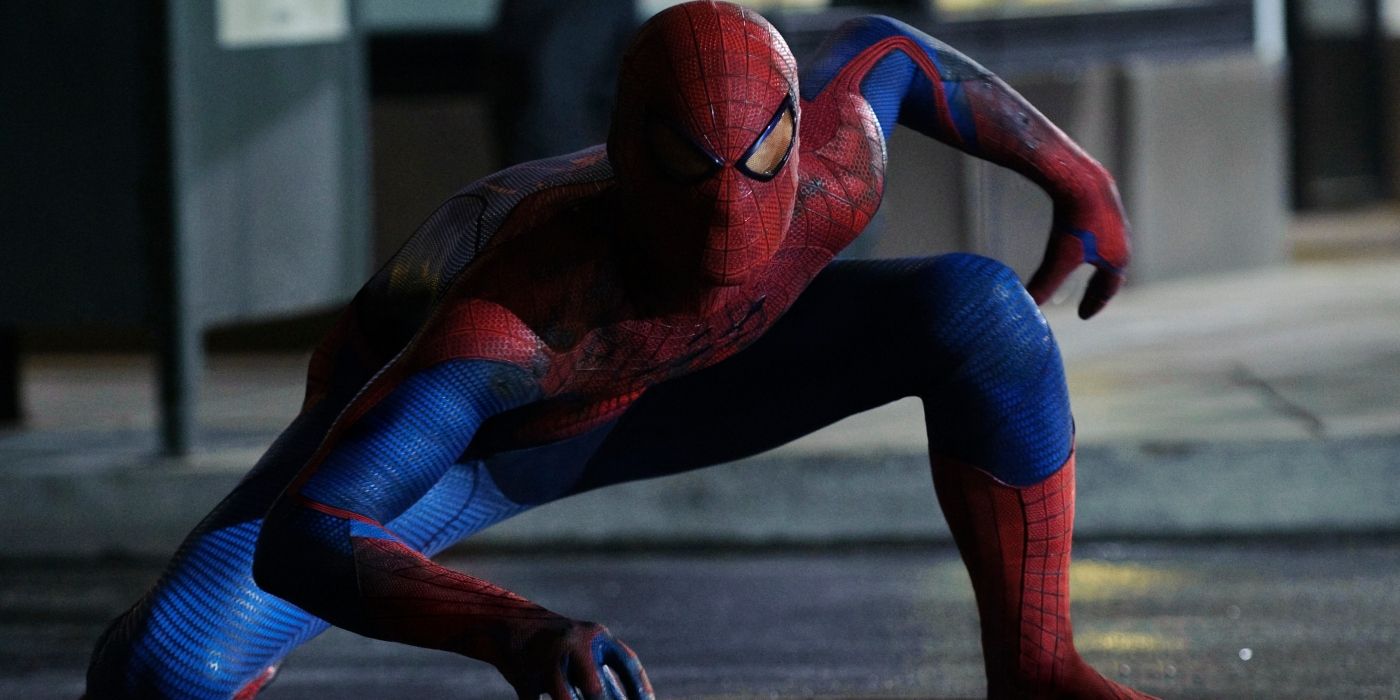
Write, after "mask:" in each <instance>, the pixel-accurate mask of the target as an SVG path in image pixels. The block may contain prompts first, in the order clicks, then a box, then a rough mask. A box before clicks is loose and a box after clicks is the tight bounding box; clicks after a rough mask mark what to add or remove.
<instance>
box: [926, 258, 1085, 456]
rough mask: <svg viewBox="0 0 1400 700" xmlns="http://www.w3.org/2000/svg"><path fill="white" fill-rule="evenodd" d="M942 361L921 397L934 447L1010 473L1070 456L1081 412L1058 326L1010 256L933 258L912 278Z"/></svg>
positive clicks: (932, 353)
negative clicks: (1075, 410) (1076, 412)
mask: <svg viewBox="0 0 1400 700" xmlns="http://www.w3.org/2000/svg"><path fill="white" fill-rule="evenodd" d="M913 281H914V284H915V292H914V295H915V298H916V303H917V305H918V309H919V313H918V314H917V318H916V319H915V322H916V323H917V324H918V328H919V329H920V333H921V338H922V342H923V343H924V344H925V353H926V357H927V358H928V361H929V362H930V363H931V364H932V365H934V367H933V368H932V372H931V376H930V379H929V381H928V382H926V383H925V386H924V390H923V393H922V398H923V399H924V402H925V406H926V410H927V412H928V416H929V420H930V428H931V429H930V437H931V439H932V440H933V441H934V444H933V445H932V447H933V449H935V450H937V451H941V452H944V453H947V454H950V455H951V456H955V457H957V458H959V459H961V460H964V461H967V462H970V463H973V464H976V465H978V466H980V467H982V468H984V469H987V470H988V471H990V472H992V474H993V475H994V476H996V477H998V478H1000V479H1002V480H1003V481H1006V482H1008V483H1014V484H1024V483H1035V482H1036V481H1039V480H1040V479H1041V478H1043V477H1044V476H1046V475H1048V474H1049V473H1051V472H1053V471H1054V470H1055V469H1056V468H1058V466H1059V465H1060V464H1062V463H1063V461H1064V459H1065V458H1066V457H1067V455H1068V452H1069V449H1070V447H1071V445H1072V441H1073V422H1072V419H1071V417H1070V410H1069V392H1068V389H1067V387H1066V384H1065V376H1064V366H1063V364H1062V362H1061V360H1060V353H1059V348H1058V346H1057V345H1056V343H1055V338H1054V335H1053V334H1052V333H1051V331H1050V326H1049V324H1048V323H1046V321H1045V318H1044V316H1042V315H1041V314H1040V310H1039V309H1038V308H1037V307H1036V305H1035V302H1034V301H1033V300H1032V299H1031V297H1030V295H1029V294H1028V293H1027V292H1026V290H1025V288H1024V287H1023V286H1022V285H1021V282H1020V280H1019V279H1018V278H1017V277H1016V274H1015V273H1014V272H1012V271H1011V269H1010V268H1008V267H1007V266H1006V265H1004V264H1002V263H1000V262H997V261H996V260H992V259H990V258H985V257H981V256H977V255H967V254H955V255H945V256H940V257H938V258H933V259H931V260H929V261H928V262H927V263H925V264H924V265H922V266H921V267H920V268H919V269H918V270H917V272H916V274H915V275H914V278H913Z"/></svg>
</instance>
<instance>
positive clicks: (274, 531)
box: [253, 516, 302, 604]
mask: <svg viewBox="0 0 1400 700" xmlns="http://www.w3.org/2000/svg"><path fill="white" fill-rule="evenodd" d="M284 521H285V518H279V517H274V516H269V517H268V518H267V519H266V520H265V521H264V522H263V526H262V528H261V531H260V532H259V533H258V542H257V545H256V547H255V549H254V550H253V583H254V584H255V585H257V587H258V588H260V589H262V590H263V591H265V592H267V593H271V594H272V595H275V596H277V597H278V598H281V599H283V600H286V601H287V602H290V603H294V604H300V603H301V602H302V601H300V600H298V598H299V595H298V593H299V591H298V590H297V587H296V586H295V585H294V583H295V581H297V580H298V579H300V578H302V576H301V575H300V572H298V571H296V569H297V568H298V559H297V557H296V556H293V554H294V551H295V549H296V547H295V546H294V545H292V543H291V542H290V541H289V540H291V539H294V538H293V537H291V536H290V535H291V533H290V532H288V528H287V527H286V526H285V523H284Z"/></svg>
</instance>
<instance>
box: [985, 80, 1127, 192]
mask: <svg viewBox="0 0 1400 700" xmlns="http://www.w3.org/2000/svg"><path fill="white" fill-rule="evenodd" d="M960 89H961V90H962V92H963V94H964V95H965V100H966V105H967V109H968V111H969V112H970V114H971V119H972V122H973V124H974V125H975V128H976V134H977V137H976V141H975V143H973V144H971V145H970V146H969V147H968V148H967V149H965V150H967V152H968V153H970V154H971V155H974V156H977V157H979V158H982V159H984V160H987V161H990V162H992V163H996V164H997V165H1001V166H1004V167H1007V168H1010V169H1011V170H1014V171H1016V172H1017V173H1020V174H1021V175H1023V176H1025V177H1026V178H1028V179H1029V180H1031V181H1032V182H1034V183H1036V184H1037V185H1040V187H1041V188H1043V189H1044V190H1045V191H1046V193H1047V194H1049V195H1050V198H1051V199H1052V200H1053V201H1054V202H1055V204H1056V206H1057V209H1061V210H1063V211H1060V212H1057V213H1060V214H1062V215H1073V214H1074V213H1075V212H1074V211H1073V210H1074V209H1075V208H1077V207H1085V206H1097V205H1100V204H1103V205H1108V204H1112V203H1115V202H1116V201H1117V199H1118V195H1117V191H1116V188H1115V185H1114V182H1113V178H1112V176H1111V175H1109V173H1108V171H1107V170H1106V169H1104V167H1103V166H1102V165H1100V164H1099V162H1098V161H1096V160H1095V159H1094V158H1093V157H1091V156H1090V155H1089V154H1088V153H1086V152H1085V151H1084V149H1082V148H1080V147H1079V145H1078V144H1076V143H1075V142H1074V141H1073V140H1072V139H1070V137H1069V136H1067V135H1066V134H1065V133H1064V132H1063V131H1062V130H1060V128H1059V127H1057V126H1055V124H1054V123H1052V122H1051V121H1050V120H1049V119H1047V118H1046V117H1045V115H1043V114H1041V113H1040V111H1039V110H1037V109H1036V108H1035V107H1034V106H1032V105H1031V104H1030V103H1029V102H1027V101H1026V100H1025V98H1023V97H1021V95H1020V94H1018V93H1017V92H1016V91H1015V90H1013V89H1012V88H1011V87H1010V86H1009V85H1007V84H1006V83H1005V82H1003V81H1002V80H1001V79H1000V78H998V77H996V76H994V75H990V74H987V75H985V76H983V77H980V78H977V79H975V80H968V81H965V82H963V83H962V84H961V86H960Z"/></svg>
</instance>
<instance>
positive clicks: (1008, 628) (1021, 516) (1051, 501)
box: [933, 454, 1151, 699]
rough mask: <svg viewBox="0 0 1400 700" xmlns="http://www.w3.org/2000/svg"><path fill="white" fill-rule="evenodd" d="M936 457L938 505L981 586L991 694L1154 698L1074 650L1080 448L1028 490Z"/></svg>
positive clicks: (979, 607)
mask: <svg viewBox="0 0 1400 700" xmlns="http://www.w3.org/2000/svg"><path fill="white" fill-rule="evenodd" d="M934 461H935V464H934V469H933V483H934V487H935V489H936V490H937V491H938V503H939V505H941V506H942V507H943V515H944V517H946V518H947V519H948V526H949V528H951V529H952V531H953V539H954V540H956V541H957V543H958V551H960V552H961V553H962V558H963V562H964V563H965V564H966V565H967V570H968V573H969V575H971V577H972V588H973V590H974V591H975V592H976V594H977V611H978V614H979V615H980V616H981V619H982V654H983V658H984V661H985V663H986V667H987V696H988V697H989V698H1131V699H1137V698H1151V696H1149V695H1144V694H1142V693H1139V692H1137V691H1135V690H1132V689H1131V688H1126V687H1124V686H1121V685H1119V684H1117V683H1114V682H1113V681H1110V680H1108V679H1106V678H1104V677H1103V676H1101V675H1099V674H1098V672H1096V671H1094V669H1092V668H1090V667H1089V665H1088V664H1086V663H1084V661H1083V660H1082V659H1080V658H1079V653H1078V652H1076V651H1075V650H1074V634H1073V632H1072V630H1071V628H1070V619H1069V556H1070V535H1071V533H1072V532H1073V530H1074V455H1073V454H1071V455H1070V458H1069V460H1068V461H1067V462H1065V465H1064V466H1063V467H1062V468H1060V470H1059V471H1058V472H1056V473H1055V474H1053V475H1051V476H1050V477H1049V478H1047V479H1046V480H1045V481H1042V482H1041V483H1039V484H1036V485H1034V486H1028V487H1025V488H1017V487H1014V486H1008V485H1006V484H1003V483H1001V482H1000V481H997V480H996V479H995V478H994V477H992V476H991V475H990V474H988V473H986V472H984V471H982V470H981V469H977V468H976V467H972V466H969V465H966V464H962V463H960V462H957V461H954V460H951V459H942V458H936V459H935V460H934Z"/></svg>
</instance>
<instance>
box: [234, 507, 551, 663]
mask: <svg viewBox="0 0 1400 700" xmlns="http://www.w3.org/2000/svg"><path fill="white" fill-rule="evenodd" d="M254 576H255V578H256V580H257V582H258V584H259V585H260V586H262V587H263V588H264V589H266V590H267V591H268V592H270V593H273V594H274V595H277V596H279V597H282V598H285V599H286V600H288V601H289V602H292V603H294V604H296V605H298V606H300V607H302V608H304V609H305V610H307V611H308V612H311V613H312V614H314V615H316V616H317V617H320V618H322V619H324V620H326V621H327V622H329V623H331V624H333V625H335V626H337V627H340V628H343V629H346V630H349V631H351V632H355V633H356V634H360V635H363V636H367V637H373V638H375V639H382V640H386V641H393V642H400V643H404V644H412V645H414V646H420V647H426V648H430V649H440V650H444V651H451V652H454V653H458V654H462V655H464V656H468V657H471V658H475V659H480V660H482V661H486V662H488V663H491V664H493V665H495V666H497V667H502V666H503V665H505V664H508V663H510V660H511V659H514V658H517V657H519V655H520V654H521V653H522V652H523V650H524V649H525V647H526V646H527V645H528V644H529V642H530V638H531V637H532V636H533V635H534V634H537V633H538V632H539V631H540V630H542V629H548V628H550V627H551V626H554V627H558V626H566V625H567V624H568V621H567V620H565V619H564V618H562V617H560V616H559V615H556V614H555V613H552V612H550V611H549V610H546V609H545V608H543V607H541V606H539V605H536V604H534V603H532V602H530V601H528V600H526V599H524V598H522V597H520V596H518V595H515V594H514V593H511V592H509V591H507V590H505V589H503V588H500V587H499V586H496V585H494V584H492V583H490V582H488V581H485V580H482V579H478V578H475V577H472V576H469V575H466V574H464V573H460V572H457V571H453V570H451V569H448V568H446V567H443V566H441V565H439V564H437V563H435V562H433V561H432V560H430V559H428V558H427V557H425V556H423V555H422V554H420V553H419V552H417V551H416V550H414V549H413V548H412V547H410V546H408V545H407V544H406V543H404V542H402V541H401V540H399V539H398V538H397V537H395V536H394V535H393V533H391V532H389V530H388V529H387V528H385V527H384V526H382V525H380V524H378V523H375V522H374V521H372V520H369V519H368V518H363V517H361V516H358V515H357V514H353V513H347V512H343V511H339V510H338V509H335V508H332V507H329V506H324V505H322V504H319V503H315V502H307V501H302V502H299V503H295V504H288V505H287V506H285V507H283V508H279V509H278V511H277V512H274V513H273V514H272V515H271V516H270V517H269V518H268V520H267V522H266V523H265V524H264V531H263V537H262V539H261V540H260V542H259V546H258V553H257V557H256V560H255V564H254Z"/></svg>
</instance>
